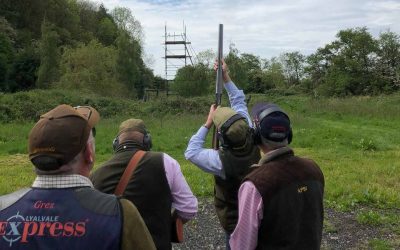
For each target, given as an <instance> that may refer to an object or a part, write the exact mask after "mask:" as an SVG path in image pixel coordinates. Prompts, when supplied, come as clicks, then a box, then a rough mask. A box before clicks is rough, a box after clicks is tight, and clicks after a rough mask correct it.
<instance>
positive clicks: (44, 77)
mask: <svg viewBox="0 0 400 250" xmlns="http://www.w3.org/2000/svg"><path fill="white" fill-rule="evenodd" d="M58 42H59V36H58V34H57V32H56V31H55V27H54V25H53V24H51V23H49V22H47V21H46V19H45V20H44V21H43V23H42V38H41V39H40V49H39V51H40V66H39V70H38V79H37V84H36V86H37V87H39V88H48V87H50V85H51V84H53V83H55V82H56V81H57V80H58V78H59V58H60V51H59V48H58V47H57V45H58Z"/></svg>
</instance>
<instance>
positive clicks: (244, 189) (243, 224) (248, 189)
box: [229, 181, 264, 250]
mask: <svg viewBox="0 0 400 250" xmlns="http://www.w3.org/2000/svg"><path fill="white" fill-rule="evenodd" d="M263 210H264V207H263V201H262V197H261V195H260V193H259V192H258V190H257V189H256V187H255V186H254V184H253V183H252V182H251V181H246V182H244V183H243V184H242V185H241V186H240V189H239V220H238V223H237V225H236V228H235V231H233V233H232V234H231V239H230V240H229V244H230V246H231V249H232V250H236V249H238V250H247V249H248V250H250V249H251V250H252V249H255V248H256V246H257V239H258V229H259V227H260V222H261V220H262V218H263Z"/></svg>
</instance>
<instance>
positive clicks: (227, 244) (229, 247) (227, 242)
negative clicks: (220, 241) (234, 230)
mask: <svg viewBox="0 0 400 250" xmlns="http://www.w3.org/2000/svg"><path fill="white" fill-rule="evenodd" d="M230 238H231V234H230V233H228V232H225V239H226V250H231V246H230V245H229V239H230Z"/></svg>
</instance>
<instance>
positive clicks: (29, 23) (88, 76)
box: [0, 0, 162, 98]
mask: <svg viewBox="0 0 400 250" xmlns="http://www.w3.org/2000/svg"><path fill="white" fill-rule="evenodd" d="M143 36H144V35H143V29H142V26H141V24H140V22H139V21H138V20H136V19H135V17H134V16H133V14H132V12H131V11H130V10H129V9H127V8H119V7H118V8H115V9H113V10H111V11H109V10H107V9H106V8H105V7H104V6H103V5H102V4H100V5H98V4H97V3H94V2H91V1H87V0H30V1H25V0H2V1H1V2H0V92H16V91H21V90H29V89H34V88H41V89H47V88H62V89H79V90H81V91H85V90H86V91H91V92H94V93H97V94H102V95H107V96H126V95H129V96H137V97H138V98H142V97H143V94H144V89H145V87H149V86H152V85H154V84H155V82H156V83H157V84H160V81H162V79H157V77H156V78H155V77H154V74H153V72H152V70H151V69H150V68H149V67H147V66H146V64H145V62H144V58H145V57H144V54H143Z"/></svg>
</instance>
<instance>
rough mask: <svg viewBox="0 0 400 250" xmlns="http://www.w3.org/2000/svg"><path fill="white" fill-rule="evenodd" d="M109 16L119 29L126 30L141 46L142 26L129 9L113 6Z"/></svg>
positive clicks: (142, 37)
mask: <svg viewBox="0 0 400 250" xmlns="http://www.w3.org/2000/svg"><path fill="white" fill-rule="evenodd" d="M111 16H112V17H113V19H114V21H115V23H116V24H117V26H118V28H119V29H120V30H122V31H124V32H126V33H127V34H128V35H129V36H130V37H131V38H133V39H134V40H136V41H138V42H139V44H140V46H142V44H143V39H144V33H143V28H142V25H141V24H140V22H139V21H138V20H136V18H135V17H134V16H133V14H132V12H131V10H130V9H128V8H124V7H117V8H114V9H113V10H112V11H111Z"/></svg>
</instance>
